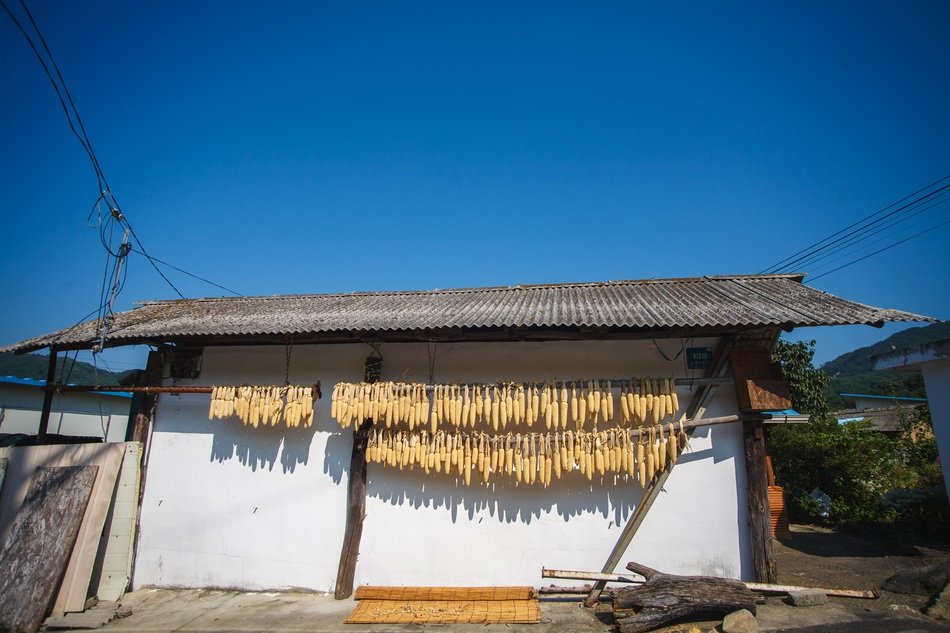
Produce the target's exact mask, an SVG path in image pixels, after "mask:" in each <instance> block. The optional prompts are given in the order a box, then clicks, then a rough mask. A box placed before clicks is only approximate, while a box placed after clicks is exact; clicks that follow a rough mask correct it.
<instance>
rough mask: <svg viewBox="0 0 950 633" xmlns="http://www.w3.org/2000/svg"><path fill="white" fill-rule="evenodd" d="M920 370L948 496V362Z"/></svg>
mask: <svg viewBox="0 0 950 633" xmlns="http://www.w3.org/2000/svg"><path fill="white" fill-rule="evenodd" d="M921 369H922V370H923V374H924V386H925V387H926V388H927V402H928V403H929V405H930V419H931V420H932V421H933V427H934V435H935V436H936V437H937V452H938V453H939V454H940V462H941V464H942V465H943V485H944V486H946V488H947V496H950V360H939V361H934V362H930V363H924V364H923V365H921Z"/></svg>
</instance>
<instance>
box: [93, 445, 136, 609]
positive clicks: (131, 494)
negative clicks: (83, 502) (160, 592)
mask: <svg viewBox="0 0 950 633" xmlns="http://www.w3.org/2000/svg"><path fill="white" fill-rule="evenodd" d="M124 446H125V455H124V456H123V458H122V468H121V469H120V470H119V480H118V482H117V483H116V487H115V496H114V498H113V501H112V509H111V510H110V512H109V516H108V517H107V518H106V525H105V528H104V529H103V531H102V540H101V541H100V542H99V555H98V557H97V558H96V566H95V567H94V568H93V573H92V580H91V581H90V584H89V593H90V595H94V596H97V597H98V598H99V600H100V601H105V602H108V601H114V600H118V599H119V598H121V597H122V595H123V594H124V593H125V590H126V589H127V588H128V586H129V580H130V579H131V577H132V551H133V550H132V548H133V545H134V542H135V521H136V518H137V516H138V511H139V506H138V498H139V472H140V463H141V457H142V445H141V444H140V443H138V442H126V443H125V444H124Z"/></svg>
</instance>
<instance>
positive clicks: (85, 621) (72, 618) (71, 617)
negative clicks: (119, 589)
mask: <svg viewBox="0 0 950 633" xmlns="http://www.w3.org/2000/svg"><path fill="white" fill-rule="evenodd" d="M118 610H119V603H118V602H111V601H110V602H99V603H97V604H96V606H94V607H92V608H90V609H86V610H85V611H83V612H82V613H67V614H66V615H51V616H50V617H48V618H46V620H45V621H44V622H43V628H44V629H101V628H102V627H104V626H105V625H106V624H108V623H109V622H111V621H112V620H113V619H114V618H115V614H116V612H117V611H118Z"/></svg>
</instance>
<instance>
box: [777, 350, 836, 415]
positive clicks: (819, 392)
mask: <svg viewBox="0 0 950 633" xmlns="http://www.w3.org/2000/svg"><path fill="white" fill-rule="evenodd" d="M814 357H815V341H808V342H807V343H805V342H803V341H800V342H798V343H789V342H788V341H782V340H780V341H779V342H778V343H777V344H776V345H775V351H774V352H773V353H772V360H773V361H774V362H778V363H779V364H780V365H781V366H782V374H783V375H784V376H785V382H786V383H788V388H789V391H791V394H792V406H793V407H795V410H797V411H798V412H799V413H808V414H809V415H811V416H812V420H814V421H825V420H826V419H827V418H828V403H827V401H826V400H825V386H826V385H827V383H828V376H827V375H826V374H825V373H824V372H822V371H820V370H818V369H815V367H814V365H812V359H813V358H814Z"/></svg>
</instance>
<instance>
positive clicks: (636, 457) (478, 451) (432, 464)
mask: <svg viewBox="0 0 950 633" xmlns="http://www.w3.org/2000/svg"><path fill="white" fill-rule="evenodd" d="M685 444H686V434H685V432H684V431H683V425H682V422H680V423H679V425H678V426H677V425H675V424H673V423H668V424H666V425H665V427H664V425H659V424H658V425H654V426H650V427H644V428H642V429H639V430H635V431H631V430H629V429H617V428H615V429H610V430H606V431H592V432H586V431H580V432H575V431H563V432H553V433H525V434H521V433H506V434H504V435H491V434H488V433H479V432H474V433H467V432H445V431H438V432H436V433H430V432H429V431H427V430H416V431H405V430H398V429H385V428H382V427H377V428H374V429H371V430H370V431H369V436H368V438H367V446H366V461H367V462H368V463H376V464H382V465H385V466H390V467H398V468H399V469H400V470H403V469H409V470H413V469H419V470H422V471H424V472H425V473H426V474H429V473H431V472H433V471H434V472H436V473H445V474H447V475H454V476H456V477H458V478H460V479H461V480H462V481H464V482H465V485H466V486H468V485H471V482H472V478H473V477H474V478H475V480H476V481H481V482H484V483H488V482H489V481H490V479H491V477H492V476H495V477H508V478H512V479H514V480H515V481H517V482H518V483H519V484H535V483H540V484H541V485H543V486H545V487H547V486H549V485H551V482H552V481H553V480H554V479H560V478H561V477H562V475H565V474H567V473H571V472H574V471H577V472H578V473H580V474H581V475H582V476H585V477H587V479H588V480H593V478H594V477H598V478H603V477H608V476H619V477H622V478H625V479H630V480H636V481H638V482H639V483H640V485H641V486H644V487H646V486H647V485H648V484H649V482H651V481H653V478H654V477H655V476H656V475H657V473H659V472H661V471H662V470H663V469H665V468H666V467H667V465H672V464H673V463H675V462H676V459H677V457H678V456H679V454H680V452H681V451H682V449H683V447H684V446H685Z"/></svg>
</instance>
